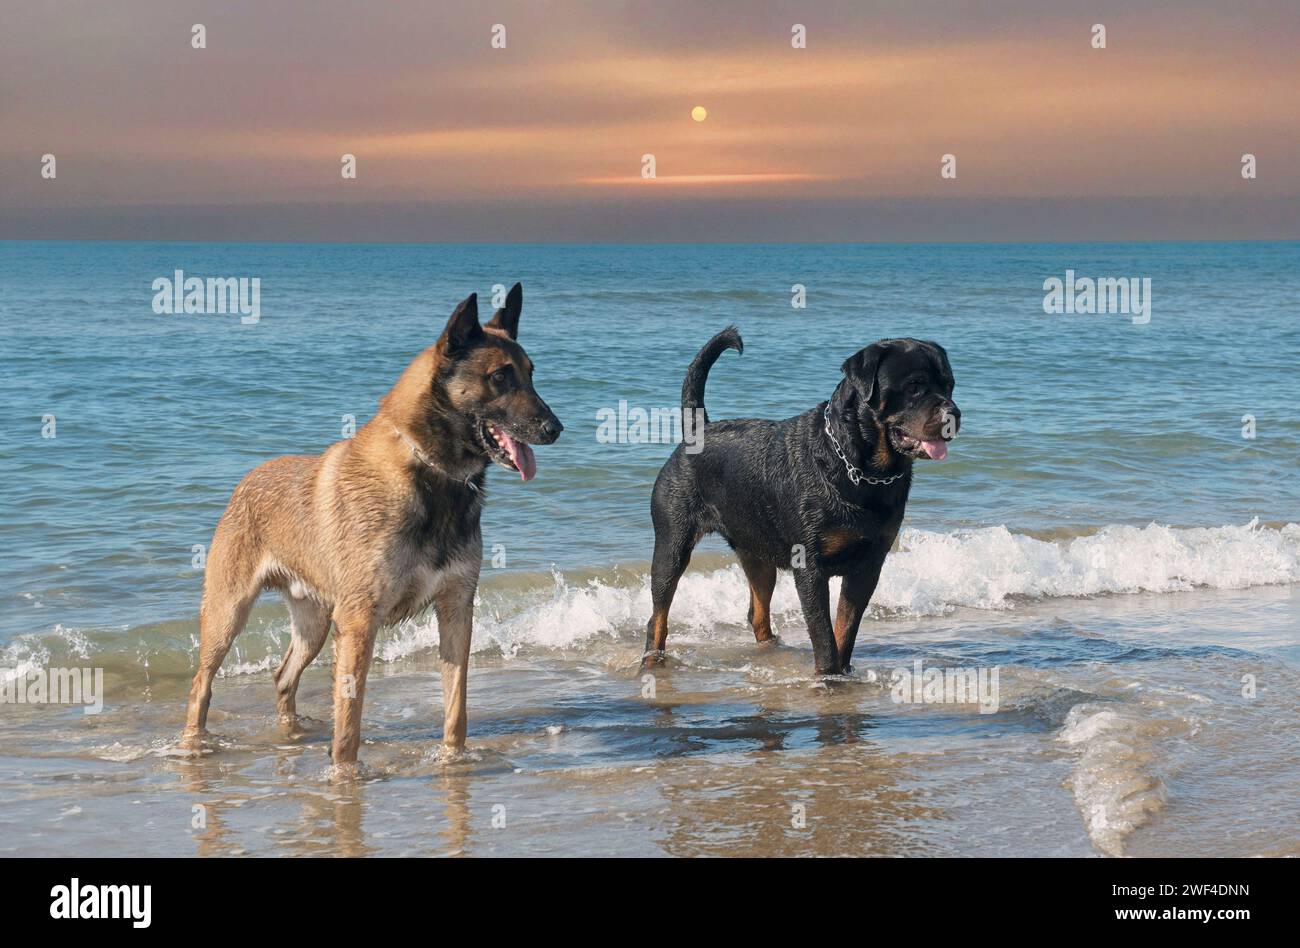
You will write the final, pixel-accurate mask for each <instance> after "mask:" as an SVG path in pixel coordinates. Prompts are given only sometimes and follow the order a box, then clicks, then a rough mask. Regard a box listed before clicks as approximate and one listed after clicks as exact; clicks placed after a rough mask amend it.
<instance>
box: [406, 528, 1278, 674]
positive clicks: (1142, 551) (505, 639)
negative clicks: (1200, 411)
mask: <svg viewBox="0 0 1300 948" xmlns="http://www.w3.org/2000/svg"><path fill="white" fill-rule="evenodd" d="M1296 582H1300V525H1297V524H1287V525H1286V526H1285V527H1283V528H1282V529H1272V528H1268V527H1263V526H1260V524H1259V522H1258V521H1257V520H1252V521H1251V522H1250V523H1248V524H1245V525H1242V526H1225V527H1212V528H1192V529H1178V528H1173V527H1164V526H1159V525H1156V524H1151V525H1149V526H1146V527H1128V526H1110V527H1106V528H1104V529H1103V530H1101V531H1099V532H1098V533H1096V534H1093V535H1090V536H1083V537H1077V538H1074V539H1072V540H1068V541H1051V540H1038V539H1035V538H1033V537H1028V536H1024V535H1022V534H1015V533H1012V532H1011V531H1009V530H1008V529H1006V527H1001V526H999V527H988V528H985V529H980V530H965V531H959V532H955V533H931V532H928V531H925V530H914V529H906V530H904V531H903V532H902V534H901V536H900V542H899V549H898V550H897V551H896V552H894V553H892V554H891V555H890V557H889V559H888V560H886V561H885V567H884V570H883V571H882V573H881V577H880V584H879V586H878V587H877V589H876V594H875V596H874V597H873V599H872V609H873V611H875V612H876V613H878V614H879V613H885V614H890V615H902V616H933V615H942V614H944V613H947V612H951V611H952V610H953V609H956V608H958V607H970V608H976V609H1011V608H1014V607H1015V604H1016V602H1017V600H1024V599H1044V598H1055V597H1068V596H1093V595H1101V594H1119V593H1136V592H1157V593H1165V592H1179V591H1185V590H1190V589H1194V588H1197V587H1206V588H1218V589H1241V588H1246V587H1250V586H1260V585H1269V584H1278V583H1296ZM835 591H836V590H835V586H834V585H833V586H832V593H834V592H835ZM748 607H749V591H748V585H747V583H746V581H745V577H744V574H743V573H742V572H741V570H740V567H739V566H730V567H727V568H724V569H718V570H713V571H710V572H700V573H687V575H685V576H684V577H683V578H682V581H681V583H680V584H679V586H678V589H677V595H676V597H675V598H674V600H673V607H672V624H673V635H674V638H675V639H677V640H678V641H682V640H683V636H687V637H688V638H687V639H686V640H687V641H689V640H690V637H694V638H696V639H707V638H708V637H709V636H712V635H714V634H715V631H716V629H717V627H718V626H719V625H737V626H739V625H741V624H743V622H744V618H745V614H746V611H747V609H748ZM772 612H773V616H774V619H775V621H776V622H777V624H778V625H780V624H781V623H782V622H786V623H801V622H802V620H801V618H800V616H801V613H800V610H799V600H798V596H797V595H796V593H795V590H794V582H793V580H792V579H791V578H790V576H789V575H788V574H782V576H781V578H780V580H779V581H778V583H777V587H776V591H775V593H774V595H773V598H772ZM649 614H650V583H649V577H647V576H644V575H642V576H639V577H638V578H637V580H636V581H635V582H634V583H632V584H629V585H609V584H606V583H604V582H602V581H600V580H592V581H590V582H588V583H586V584H584V585H570V584H569V583H567V582H566V581H565V580H564V578H563V577H562V576H558V575H557V577H556V582H555V585H554V587H553V588H552V589H551V590H550V591H549V592H548V594H546V595H544V596H543V597H541V598H540V600H539V599H537V598H536V597H534V598H533V600H532V601H522V602H520V603H519V604H518V608H517V609H512V610H509V611H505V610H498V611H497V612H495V613H493V612H484V611H483V610H480V611H479V613H478V614H477V615H476V617H475V647H476V649H477V650H480V651H482V650H487V649H493V648H498V649H500V650H501V651H503V652H504V653H506V654H514V653H516V652H518V651H519V649H520V648H522V647H525V646H529V647H540V648H553V649H554V648H573V647H580V646H582V645H583V644H584V643H587V642H589V641H590V640H592V639H595V638H599V637H602V636H613V635H616V634H618V633H620V632H625V631H629V630H634V629H639V628H640V627H641V625H642V624H643V623H644V622H645V619H646V617H648V616H649ZM436 641H437V633H436V632H435V631H434V630H433V628H432V627H431V623H430V620H427V619H425V620H421V621H418V622H416V623H411V624H409V627H408V628H406V629H404V630H401V632H400V634H399V636H398V637H397V638H395V639H393V640H391V641H390V642H389V643H388V645H387V648H386V649H385V650H383V651H382V654H383V655H384V657H386V658H397V657H399V656H400V655H403V654H409V652H410V651H411V650H414V649H418V648H423V647H427V646H428V645H430V644H436Z"/></svg>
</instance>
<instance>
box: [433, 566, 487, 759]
mask: <svg viewBox="0 0 1300 948" xmlns="http://www.w3.org/2000/svg"><path fill="white" fill-rule="evenodd" d="M477 585H478V582H477V577H475V579H474V580H472V581H462V582H457V583H453V584H449V585H448V588H446V589H445V590H444V591H443V592H441V593H439V595H438V597H437V599H436V600H435V602H434V605H435V608H436V609H437V611H438V656H439V657H440V658H441V659H442V714H443V717H442V740H443V743H444V744H446V745H447V747H448V748H451V749H452V750H460V749H461V748H462V747H464V746H465V732H466V729H467V727H468V720H467V718H466V713H465V697H466V689H467V688H468V684H469V681H468V679H469V650H470V639H471V637H472V635H473V631H474V590H475V588H476V587H477Z"/></svg>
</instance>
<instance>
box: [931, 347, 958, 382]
mask: <svg viewBox="0 0 1300 948" xmlns="http://www.w3.org/2000/svg"><path fill="white" fill-rule="evenodd" d="M926 345H927V346H930V347H931V348H932V349H934V354H935V356H936V357H937V359H938V362H939V381H940V382H942V383H943V384H944V385H947V386H948V387H949V388H951V387H952V384H953V377H952V366H951V365H949V364H948V352H947V350H946V349H944V347H943V346H941V345H939V343H937V342H927V343H926Z"/></svg>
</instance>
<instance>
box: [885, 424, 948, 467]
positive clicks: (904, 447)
mask: <svg viewBox="0 0 1300 948" xmlns="http://www.w3.org/2000/svg"><path fill="white" fill-rule="evenodd" d="M889 443H890V445H891V446H892V447H893V449H894V450H895V451H897V452H898V453H899V454H902V455H904V456H906V457H910V458H929V459H930V460H932V461H942V460H943V459H944V458H946V457H947V456H948V442H947V441H944V440H943V439H942V438H936V439H934V440H932V441H931V440H927V439H925V438H918V437H916V436H915V435H910V434H908V433H907V432H906V431H904V430H903V429H902V428H898V427H894V428H890V429H889Z"/></svg>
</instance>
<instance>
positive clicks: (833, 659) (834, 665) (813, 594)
mask: <svg viewBox="0 0 1300 948" xmlns="http://www.w3.org/2000/svg"><path fill="white" fill-rule="evenodd" d="M794 587H795V589H797V590H798V591H799V605H801V606H802V607H803V617H804V621H805V622H806V623H807V624H808V636H809V637H810V638H811V639H812V647H813V659H814V661H815V662H816V663H817V674H819V675H838V674H839V673H840V658H839V650H838V649H837V648H836V647H835V633H834V631H833V630H832V628H831V605H830V602H831V594H830V578H829V577H828V576H827V575H826V574H825V573H823V572H822V571H821V570H819V569H817V568H816V567H815V566H813V565H812V564H809V565H808V566H804V567H800V568H799V569H796V570H795V571H794Z"/></svg>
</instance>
